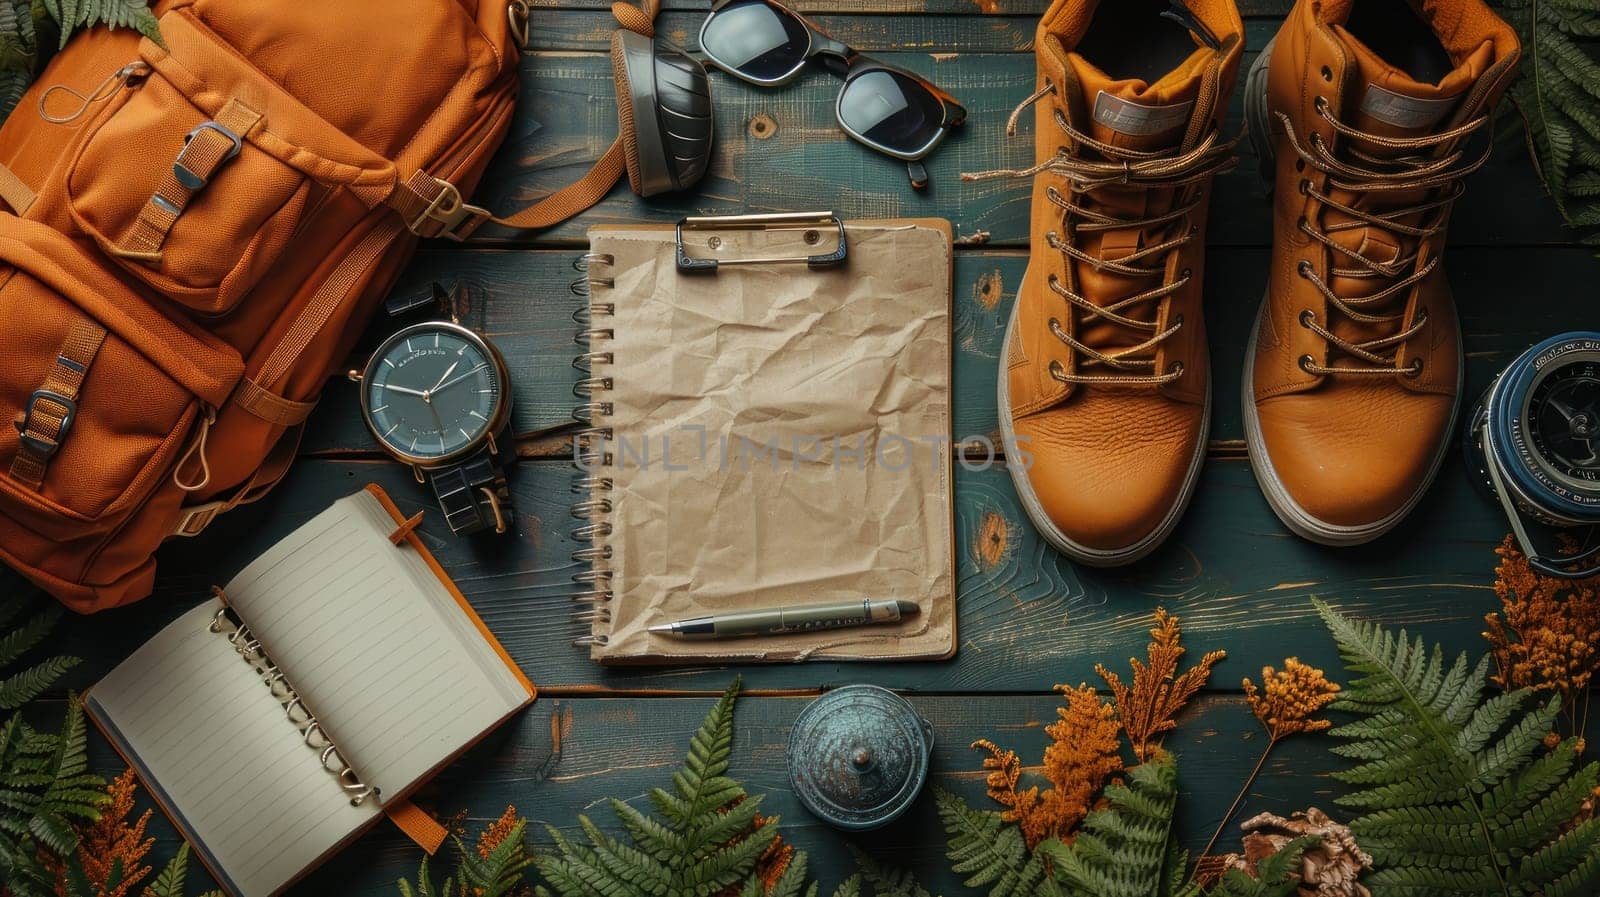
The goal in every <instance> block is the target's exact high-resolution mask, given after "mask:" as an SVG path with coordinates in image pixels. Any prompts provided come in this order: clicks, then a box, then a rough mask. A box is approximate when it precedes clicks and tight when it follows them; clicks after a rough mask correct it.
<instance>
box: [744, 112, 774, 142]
mask: <svg viewBox="0 0 1600 897" xmlns="http://www.w3.org/2000/svg"><path fill="white" fill-rule="evenodd" d="M777 133H778V122H777V120H776V119H774V118H773V117H772V116H770V115H768V114H766V113H765V112H757V113H756V115H755V117H754V118H752V119H750V136H751V137H754V138H755V139H757V140H768V139H771V137H772V136H773V135H774V134H777Z"/></svg>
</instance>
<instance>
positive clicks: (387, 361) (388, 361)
mask: <svg viewBox="0 0 1600 897" xmlns="http://www.w3.org/2000/svg"><path fill="white" fill-rule="evenodd" d="M383 363H384V364H386V365H388V366H389V367H394V362H392V361H390V360H389V359H387V358H385V359H384V360H383ZM378 385H379V386H382V385H383V384H381V383H380V384H378Z"/></svg>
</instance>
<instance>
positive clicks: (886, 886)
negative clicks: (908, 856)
mask: <svg viewBox="0 0 1600 897" xmlns="http://www.w3.org/2000/svg"><path fill="white" fill-rule="evenodd" d="M847 846H848V847H849V848H850V855H851V856H853V857H855V860H856V870H857V874H858V875H860V876H861V881H863V882H865V883H866V884H869V885H871V886H872V892H873V894H874V897H933V895H931V894H929V893H928V889H927V888H924V887H923V886H922V884H921V883H920V882H918V881H917V878H916V876H915V875H912V874H911V873H910V872H908V871H906V870H904V869H896V868H893V867H890V866H886V865H884V864H882V863H880V862H878V861H877V860H875V859H873V858H872V857H871V856H869V855H868V854H866V853H863V852H862V850H861V848H859V847H856V846H855V845H854V844H850V845H847Z"/></svg>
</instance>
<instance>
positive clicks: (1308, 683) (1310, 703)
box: [1244, 657, 1339, 741]
mask: <svg viewBox="0 0 1600 897" xmlns="http://www.w3.org/2000/svg"><path fill="white" fill-rule="evenodd" d="M1244 694H1245V698H1246V700H1248V701H1249V702H1250V712H1252V713H1254V714H1255V715H1256V719H1258V720H1260V721H1261V725H1263V726H1265V727H1266V729H1267V734H1268V735H1269V736H1271V738H1272V740H1273V741H1280V740H1282V739H1284V738H1288V737H1289V736H1290V735H1299V734H1300V733H1302V732H1322V731H1325V730H1326V729H1329V728H1331V727H1332V726H1333V723H1332V722H1330V721H1329V720H1325V719H1316V718H1315V716H1316V715H1317V714H1318V713H1321V712H1322V711H1323V709H1324V708H1326V707H1327V706H1328V705H1329V704H1332V703H1333V702H1334V701H1335V700H1337V699H1338V697H1339V684H1338V683H1336V682H1329V681H1328V677H1327V676H1326V675H1324V674H1323V672H1322V671H1321V670H1319V669H1317V668H1316V667H1313V666H1310V665H1309V664H1304V663H1301V662H1300V659H1299V658H1298V657H1290V658H1287V659H1286V660H1284V662H1283V669H1282V670H1281V671H1279V670H1274V669H1273V668H1272V667H1270V666H1266V667H1262V668H1261V688H1260V689H1259V690H1258V689H1257V688H1256V685H1255V683H1254V682H1251V681H1250V677H1249V676H1246V677H1245V679H1244Z"/></svg>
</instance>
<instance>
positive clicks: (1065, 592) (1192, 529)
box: [59, 457, 1505, 694]
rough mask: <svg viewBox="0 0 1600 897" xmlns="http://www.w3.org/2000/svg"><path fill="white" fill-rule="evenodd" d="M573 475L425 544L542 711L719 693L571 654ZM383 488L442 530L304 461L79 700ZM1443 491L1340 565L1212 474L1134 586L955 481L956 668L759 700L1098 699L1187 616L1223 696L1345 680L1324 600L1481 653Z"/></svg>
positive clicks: (823, 675) (538, 483)
mask: <svg viewBox="0 0 1600 897" xmlns="http://www.w3.org/2000/svg"><path fill="white" fill-rule="evenodd" d="M571 481H572V473H571V469H570V467H569V466H568V465H566V464H564V463H561V462H553V461H546V462H534V463H524V464H523V465H521V467H520V468H519V469H518V470H517V472H516V474H515V476H514V477H513V479H512V485H513V492H514V494H515V499H516V503H517V529H516V533H515V534H514V535H510V536H507V537H506V538H503V539H496V538H493V537H485V538H478V539H468V540H464V539H455V538H452V537H450V536H449V534H448V532H447V530H446V529H445V528H444V527H443V526H442V524H441V522H440V521H439V519H438V514H437V513H436V512H431V513H429V514H427V516H426V518H425V520H424V523H423V527H422V530H421V533H422V537H423V538H424V539H425V540H426V542H427V543H428V545H429V547H430V548H431V549H432V550H433V551H434V552H435V553H436V554H437V555H438V557H439V559H440V562H441V563H442V564H443V565H444V567H445V569H446V570H447V571H449V573H450V575H451V576H452V577H453V578H454V579H455V580H456V582H457V583H458V584H459V585H460V586H461V589H462V591H463V592H464V593H465V594H466V595H467V597H468V598H469V599H470V600H471V601H472V603H473V606H474V607H476V608H477V610H478V611H479V613H480V614H482V616H483V618H484V619H485V620H486V621H487V622H488V624H489V626H490V628H491V629H493V630H494V632H495V633H496V634H497V635H498V636H499V637H500V639H501V640H502V641H503V642H504V643H505V645H506V648H507V650H508V651H510V653H511V655H512V657H513V658H515V659H516V660H517V662H518V663H519V664H520V665H521V666H522V667H523V669H525V670H526V671H527V673H528V675H529V676H530V677H532V679H533V681H534V682H535V683H537V684H538V685H539V686H540V687H541V688H542V689H544V690H545V692H546V693H547V694H552V693H561V694H591V693H604V692H653V691H684V690H692V691H704V692H715V691H716V690H718V689H720V688H721V687H722V685H723V684H724V682H725V680H726V679H727V672H726V671H724V670H719V669H710V670H707V669H703V668H702V669H692V668H691V669H664V670H650V669H644V670H637V669H611V668H602V667H600V666H598V665H596V664H594V663H592V662H590V661H589V660H588V655H587V653H586V652H584V651H581V650H579V649H577V648H573V647H572V646H571V644H570V643H571V640H572V639H573V638H574V637H575V636H577V635H579V634H580V630H579V628H578V627H577V626H575V625H574V624H573V623H572V622H571V621H570V616H571V614H572V611H573V605H572V602H571V599H570V596H571V594H572V592H573V588H572V584H571V582H570V577H571V575H572V574H573V573H575V572H577V571H578V570H579V569H581V568H579V567H578V566H576V565H575V564H573V563H572V562H571V560H570V555H571V552H572V551H573V549H574V548H576V547H579V545H578V543H575V542H574V541H573V540H572V538H571V535H570V531H571V529H572V523H573V521H572V519H571V517H570V516H569V507H570V505H571V502H572V500H573V496H572V493H571V490H570V483H571ZM367 482H378V483H380V484H382V485H383V487H384V488H385V489H387V490H388V491H389V492H390V494H391V495H393V497H394V498H395V501H396V502H397V503H398V504H399V506H400V508H401V509H402V510H403V511H405V513H406V514H408V515H409V514H412V513H414V512H416V511H431V509H432V507H433V502H432V497H431V493H430V492H428V491H427V489H426V488H425V487H422V486H419V485H417V484H416V483H415V482H414V481H412V479H411V477H410V474H409V473H408V472H407V471H406V470H405V469H404V468H402V467H400V466H399V465H397V464H393V463H385V462H357V461H328V460H311V459H308V460H304V461H302V462H301V463H300V464H299V465H297V466H296V467H295V469H294V471H293V472H292V473H291V474H290V475H289V478H288V479H287V481H285V483H284V484H283V485H282V486H281V487H279V489H278V490H277V491H276V492H275V493H274V494H273V495H271V496H269V497H268V498H267V499H265V500H264V501H262V502H261V503H260V504H258V505H255V506H252V507H247V508H242V509H240V510H238V511H235V512H233V513H231V514H229V515H227V516H226V517H224V518H223V519H221V520H220V521H219V522H218V523H216V524H215V525H214V528H213V530H212V531H211V532H209V533H208V534H207V536H206V538H204V539H202V540H197V541H181V542H176V543H173V544H171V545H169V546H167V547H166V548H165V549H163V551H162V554H161V555H160V556H159V557H160V568H159V575H158V586H157V592H156V597H154V598H152V599H150V600H148V601H145V602H142V603H139V604H136V605H134V606H132V607H129V608H125V609H120V610H115V611H110V612H107V613H103V614H99V615H96V616H94V617H91V618H88V619H82V620H72V621H71V622H70V624H69V625H66V626H64V627H63V630H62V633H61V636H60V639H59V643H60V645H59V650H64V651H70V652H72V653H75V654H79V655H82V656H84V657H85V658H87V660H86V662H85V663H84V665H83V666H82V667H81V668H80V669H79V670H77V671H75V672H74V674H73V675H72V676H71V677H69V680H68V682H67V683H66V684H67V685H69V686H71V687H78V688H81V687H84V686H87V685H88V684H90V683H91V682H93V681H94V679H96V678H98V677H99V676H100V675H102V674H103V673H104V672H105V671H107V670H109V669H110V667H111V666H112V665H114V664H115V663H116V662H117V661H119V660H121V658H122V657H123V656H125V655H126V654H127V653H128V652H129V651H130V650H132V648H133V647H135V646H136V645H137V644H139V643H140V642H141V641H143V640H144V639H145V638H148V637H149V635H150V634H151V633H153V632H154V631H155V629H156V628H157V627H158V626H159V625H162V624H163V623H165V622H166V621H167V620H170V619H171V618H173V617H175V616H176V615H178V614H179V613H181V612H182V611H184V610H186V609H188V608H189V607H192V606H193V605H194V604H196V603H198V602H199V601H201V600H203V599H204V598H205V597H206V595H207V594H208V591H209V589H210V587H211V586H212V585H213V584H225V583H226V582H227V580H228V579H229V578H230V577H231V576H232V575H233V574H234V573H235V572H236V571H237V570H238V569H240V568H241V567H242V566H243V565H244V564H245V563H246V562H248V561H249V560H250V559H251V558H253V557H254V556H255V555H256V554H258V553H259V552H260V551H262V550H263V549H264V548H265V547H267V546H268V545H270V544H272V542H273V541H274V540H276V539H278V538H280V537H281V536H283V535H284V534H286V533H288V532H289V531H290V530H292V529H293V528H294V527H296V526H298V525H299V524H301V523H303V522H305V521H306V520H307V519H309V518H310V517H311V516H312V515H314V514H315V513H317V512H318V511H320V510H322V509H323V508H324V507H326V506H327V504H328V503H329V502H330V501H332V500H333V499H335V498H337V497H339V496H341V495H344V494H346V493H348V492H352V491H354V490H356V489H357V488H360V487H361V486H362V485H364V484H365V483H367ZM1441 484H1442V485H1441V488H1439V489H1436V490H1434V492H1433V493H1432V494H1431V495H1430V496H1429V497H1428V499H1427V500H1426V501H1424V502H1423V504H1422V506H1421V507H1420V508H1419V509H1418V511H1417V512H1416V514H1415V516H1414V517H1413V518H1412V519H1411V521H1410V522H1408V523H1407V525H1406V526H1405V527H1404V528H1402V529H1403V531H1402V532H1399V533H1396V534H1394V535H1391V536H1389V537H1388V538H1385V539H1383V540H1380V541H1379V542H1377V543H1376V544H1373V545H1369V546H1365V547H1362V548H1358V549H1350V550H1345V551H1337V550H1334V549H1328V548H1322V547H1319V546H1315V545H1311V544H1308V543H1306V542H1304V541H1302V540H1300V539H1297V538H1294V537H1292V536H1290V535H1289V534H1288V533H1287V532H1286V531H1285V530H1284V529H1283V527H1282V526H1281V525H1280V524H1279V522H1278V520H1277V518H1275V517H1273V516H1272V513H1271V511H1270V510H1269V509H1268V507H1267V505H1266V503H1265V501H1264V500H1263V499H1262V498H1261V496H1260V493H1259V492H1258V490H1257V488H1256V485H1255V481H1254V479H1253V477H1252V475H1251V473H1250V469H1249V465H1248V464H1246V463H1245V462H1244V461H1242V460H1237V459H1235V460H1214V461H1213V462H1212V463H1210V464H1209V465H1208V466H1207V468H1206V471H1205V473H1204V475H1203V477H1202V480H1201V483H1200V487H1199V489H1198V493H1197V497H1196V499H1195V502H1194V506H1193V507H1192V508H1191V509H1190V512H1189V514H1188V516H1187V517H1186V518H1185V521H1184V523H1183V524H1182V525H1181V526H1180V527H1179V528H1178V530H1177V532H1176V534H1175V535H1174V536H1173V538H1172V539H1171V540H1170V541H1169V542H1168V544H1167V545H1166V546H1164V547H1163V548H1162V549H1161V550H1160V551H1158V552H1157V553H1156V554H1155V555H1153V556H1152V557H1151V558H1150V559H1149V560H1147V561H1145V562H1143V563H1140V564H1138V565H1135V566H1133V567H1130V568H1127V569H1124V570H1110V571H1105V570H1088V569H1079V568H1076V567H1074V566H1073V565H1071V564H1069V563H1067V562H1066V561H1064V560H1062V558H1061V557H1060V555H1058V554H1056V553H1055V551H1054V550H1053V549H1050V548H1049V547H1048V546H1046V545H1045V543H1043V542H1042V541H1041V540H1040V539H1039V538H1038V536H1037V535H1036V534H1035V533H1034V530H1033V528H1032V526H1031V525H1030V524H1029V523H1028V522H1027V519H1026V518H1025V516H1024V515H1023V513H1022V511H1021V509H1020V507H1019V505H1018V502H1017V498H1016V495H1015V492H1014V490H1013V488H1012V485H1011V480H1010V477H1009V476H1008V474H1007V472H1006V471H1004V470H1000V469H990V470H967V469H965V468H964V467H963V466H962V465H957V471H956V545H955V550H956V563H957V580H958V592H959V598H958V600H959V602H960V604H959V606H960V652H959V653H958V654H957V656H956V658H955V659H954V660H953V661H950V662H947V663H919V664H854V665H851V664H837V663H813V664H801V665H793V666H757V667H749V668H747V670H746V673H745V676H746V679H745V681H746V683H747V684H748V685H749V686H750V687H751V688H758V689H762V690H784V691H798V690H804V691H815V690H817V689H821V688H826V687H828V686H832V685H838V684H842V683H846V682H853V681H869V682H876V683H879V684H882V685H886V686H891V687H894V688H899V689H909V690H913V691H919V692H928V693H940V694H950V693H977V692H982V693H1016V692H1031V693H1048V692H1049V691H1050V689H1051V687H1052V686H1054V685H1056V684H1057V683H1067V684H1075V683H1078V682H1082V681H1097V680H1096V677H1095V675H1094V672H1093V668H1094V664H1095V663H1096V662H1098V661H1100V660H1104V659H1106V658H1121V657H1127V656H1130V655H1132V654H1135V653H1142V651H1143V649H1144V645H1145V643H1146V641H1147V637H1146V631H1147V630H1148V629H1149V619H1150V615H1151V613H1152V612H1153V611H1154V610H1155V608H1156V607H1157V606H1165V607H1166V608H1167V609H1168V610H1170V611H1172V612H1173V613H1175V614H1178V615H1179V616H1181V617H1183V618H1184V620H1185V628H1186V630H1187V631H1188V632H1190V633H1191V636H1192V638H1193V640H1194V642H1193V643H1194V644H1200V643H1201V642H1204V643H1206V644H1210V645H1213V646H1215V647H1221V648H1225V649H1226V650H1227V651H1228V652H1229V653H1230V655H1231V657H1232V659H1231V661H1230V662H1229V663H1228V665H1227V666H1225V667H1223V669H1222V673H1221V675H1220V677H1219V679H1218V681H1217V683H1216V685H1217V687H1219V688H1224V689H1236V688H1237V687H1238V679H1239V677H1240V676H1243V675H1245V674H1246V673H1251V672H1253V671H1254V670H1256V669H1258V668H1259V667H1260V666H1261V665H1262V664H1265V663H1274V664H1276V663H1279V662H1280V661H1281V660H1282V659H1283V658H1284V656H1286V655H1298V656H1300V657H1301V658H1302V659H1303V660H1305V661H1307V662H1308V663H1316V664H1320V665H1324V666H1330V667H1331V666H1332V665H1335V664H1336V662H1337V661H1336V658H1335V655H1334V652H1333V650H1332V647H1331V645H1330V644H1329V643H1328V641H1327V640H1326V639H1325V638H1324V637H1323V635H1322V628H1321V625H1320V624H1319V623H1318V622H1317V621H1316V620H1315V619H1314V612H1313V610H1312V607H1311V604H1310V598H1311V597H1312V596H1320V597H1324V598H1327V599H1329V600H1332V601H1335V602H1338V603H1339V604H1341V605H1342V606H1345V607H1348V608H1350V609H1351V610H1352V611H1355V612H1359V613H1361V614H1365V615H1369V616H1372V617H1374V618H1377V619H1381V620H1385V621H1388V622H1393V623H1402V624H1406V625H1413V626H1414V627H1415V629H1416V631H1417V632H1418V633H1421V634H1424V635H1426V636H1427V637H1428V638H1430V639H1439V640H1442V641H1445V642H1447V643H1449V644H1451V645H1454V646H1458V647H1459V648H1469V649H1472V650H1474V651H1477V650H1479V649H1481V647H1482V642H1481V639H1479V637H1478V633H1479V631H1480V630H1481V629H1482V617H1483V614H1484V613H1485V612H1487V611H1489V610H1491V609H1493V608H1494V607H1496V606H1497V604H1496V599H1495V597H1494V594H1493V592H1492V591H1490V589H1489V583H1490V581H1491V578H1492V577H1491V575H1490V571H1491V570H1492V568H1493V566H1494V563H1495V556H1494V553H1493V548H1494V546H1495V545H1497V544H1498V543H1499V542H1500V539H1501V538H1502V536H1503V534H1504V532H1505V525H1504V522H1503V521H1502V520H1500V519H1499V518H1498V517H1497V516H1496V512H1495V510H1494V509H1493V508H1492V507H1490V506H1489V505H1488V504H1487V503H1486V502H1485V501H1484V500H1482V499H1481V498H1480V497H1479V496H1478V495H1477V494H1476V493H1474V492H1473V491H1472V490H1470V489H1469V488H1468V487H1467V483H1466V481H1465V474H1464V473H1463V471H1462V469H1461V465H1460V463H1458V462H1457V461H1456V460H1455V459H1454V458H1453V457H1452V459H1451V462H1450V463H1449V464H1447V465H1446V467H1445V470H1444V472H1443V474H1442V476H1441Z"/></svg>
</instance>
